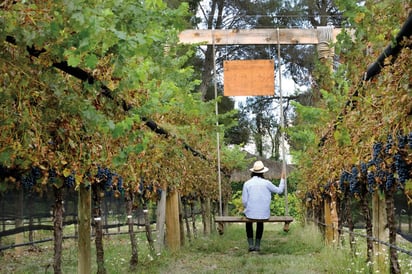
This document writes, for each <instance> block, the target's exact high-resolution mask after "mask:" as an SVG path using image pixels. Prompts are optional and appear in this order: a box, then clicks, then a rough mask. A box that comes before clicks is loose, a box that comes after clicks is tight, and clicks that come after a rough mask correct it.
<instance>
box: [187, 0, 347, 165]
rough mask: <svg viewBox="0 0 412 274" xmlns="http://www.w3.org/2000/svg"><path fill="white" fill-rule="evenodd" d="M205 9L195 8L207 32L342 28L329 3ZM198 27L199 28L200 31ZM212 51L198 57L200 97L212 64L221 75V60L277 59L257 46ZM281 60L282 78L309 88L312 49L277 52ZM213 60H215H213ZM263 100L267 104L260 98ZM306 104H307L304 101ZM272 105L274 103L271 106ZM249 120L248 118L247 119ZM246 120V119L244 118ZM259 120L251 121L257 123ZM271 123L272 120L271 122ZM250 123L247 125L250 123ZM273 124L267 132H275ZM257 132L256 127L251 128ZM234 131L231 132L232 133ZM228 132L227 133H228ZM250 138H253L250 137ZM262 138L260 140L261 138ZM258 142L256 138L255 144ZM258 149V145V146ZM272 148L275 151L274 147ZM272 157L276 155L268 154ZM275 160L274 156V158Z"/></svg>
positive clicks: (290, 48)
mask: <svg viewBox="0 0 412 274" xmlns="http://www.w3.org/2000/svg"><path fill="white" fill-rule="evenodd" d="M207 3H208V4H207V5H205V6H199V9H200V11H201V12H200V13H199V14H201V16H200V18H201V19H199V20H195V21H199V22H201V24H202V26H203V25H204V26H206V28H207V29H224V28H228V29H250V28H273V27H282V28H285V27H286V28H291V27H293V28H294V27H304V28H308V27H317V26H325V25H327V24H333V25H335V26H341V25H342V20H343V19H342V14H341V12H340V11H339V10H338V9H337V8H336V6H335V5H334V4H333V2H331V1H297V2H296V1H295V2H293V3H292V2H290V1H284V2H279V1H254V2H250V1H229V2H226V3H223V1H216V0H212V1H208V2H207ZM202 26H200V27H199V28H204V27H202ZM212 49H213V47H212V46H210V45H209V46H207V47H206V50H202V51H201V53H202V54H203V56H204V63H203V64H202V67H203V68H204V70H203V72H202V83H201V85H200V90H201V91H202V94H204V97H205V96H206V95H205V94H207V90H208V86H209V87H211V86H212V78H213V77H212V74H213V65H214V62H215V63H216V68H215V69H216V71H217V73H222V63H223V60H228V59H229V60H231V59H267V58H274V59H276V58H275V57H276V56H277V52H276V47H275V45H274V46H273V47H270V46H257V45H247V46H246V45H243V46H237V45H228V46H219V47H216V46H215V55H214V56H212V55H213V50H212ZM281 56H282V60H281V61H280V60H278V64H277V66H278V67H279V66H284V67H285V68H286V69H284V70H283V74H284V76H287V77H291V78H292V79H293V80H294V81H295V82H296V83H297V84H298V85H302V86H307V87H310V86H313V87H315V89H314V90H315V92H316V93H319V91H316V85H314V83H313V79H314V77H313V70H314V62H315V59H316V49H315V47H314V46H305V45H289V46H282V48H281ZM213 58H215V60H213ZM299 96H300V97H305V96H308V97H310V98H318V96H313V94H312V93H311V92H309V93H304V92H303V93H302V94H299ZM263 100H267V98H264V99H263ZM306 101H308V100H306ZM275 104H276V103H275ZM249 116H250V115H249ZM246 117H247V116H246ZM258 120H259V119H257V120H256V119H255V121H258ZM274 121H275V120H274ZM251 122H252V121H249V123H251ZM277 124H278V123H275V124H274V128H272V129H271V130H269V131H266V133H267V132H277V130H276V127H277ZM255 127H256V128H259V127H260V126H259V125H256V126H255ZM233 131H235V132H236V129H233V130H232V132H233ZM229 132H230V131H229ZM251 135H253V134H251ZM276 136H277V135H275V136H266V137H268V138H269V139H271V142H272V143H273V144H274V143H278V142H279V140H275V139H273V138H278V137H276ZM231 137H235V135H233V134H230V135H227V136H226V140H227V142H229V143H230V142H233V143H236V142H237V141H236V138H235V139H233V140H231ZM262 138H263V137H262ZM259 139H260V138H257V140H259ZM258 147H261V145H259V144H258ZM272 147H276V146H275V145H274V146H272ZM272 154H276V152H274V151H273V152H272ZM275 157H276V156H275Z"/></svg>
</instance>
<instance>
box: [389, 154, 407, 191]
mask: <svg viewBox="0 0 412 274" xmlns="http://www.w3.org/2000/svg"><path fill="white" fill-rule="evenodd" d="M393 158H394V160H395V161H394V165H395V170H396V173H397V174H398V178H399V182H400V183H401V184H402V185H404V184H405V182H406V180H408V179H409V172H410V166H409V165H408V163H407V162H406V160H405V158H404V157H402V155H401V154H400V153H396V154H395V155H394V156H393Z"/></svg>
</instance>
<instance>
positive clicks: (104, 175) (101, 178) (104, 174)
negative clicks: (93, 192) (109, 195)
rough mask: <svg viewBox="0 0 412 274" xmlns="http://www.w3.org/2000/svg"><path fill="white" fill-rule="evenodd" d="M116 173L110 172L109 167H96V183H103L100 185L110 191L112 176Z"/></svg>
mask: <svg viewBox="0 0 412 274" xmlns="http://www.w3.org/2000/svg"><path fill="white" fill-rule="evenodd" d="M115 175H116V174H114V173H112V172H111V171H110V169H108V168H107V167H106V168H102V167H100V166H99V167H97V174H96V180H97V182H98V183H102V182H103V183H104V185H103V186H102V187H103V188H104V189H105V190H106V191H111V190H112V187H113V176H115Z"/></svg>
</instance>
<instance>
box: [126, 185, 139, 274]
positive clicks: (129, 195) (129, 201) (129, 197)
mask: <svg viewBox="0 0 412 274" xmlns="http://www.w3.org/2000/svg"><path fill="white" fill-rule="evenodd" d="M125 200H126V214H127V224H128V226H129V237H130V244H131V245H132V256H131V257H130V269H131V270H132V271H134V270H135V269H136V267H137V264H138V263H139V260H138V258H139V257H138V250H137V241H136V236H135V234H134V231H133V201H134V194H133V192H132V190H127V191H125Z"/></svg>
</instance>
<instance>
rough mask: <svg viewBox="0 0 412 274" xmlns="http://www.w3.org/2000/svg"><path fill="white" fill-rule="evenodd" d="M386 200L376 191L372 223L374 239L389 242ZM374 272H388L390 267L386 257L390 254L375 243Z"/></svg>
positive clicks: (373, 200) (373, 197)
mask: <svg viewBox="0 0 412 274" xmlns="http://www.w3.org/2000/svg"><path fill="white" fill-rule="evenodd" d="M385 205H386V203H385V198H384V197H383V195H379V192H378V191H375V192H374V193H373V196H372V222H373V225H372V226H373V237H374V238H375V239H380V240H382V241H387V239H388V232H387V229H386V220H387V218H386V209H385ZM373 248H374V250H373V251H374V256H373V259H374V263H373V266H374V271H373V272H379V273H386V272H388V267H387V265H386V264H385V257H386V256H387V254H388V252H386V251H385V246H384V245H383V244H380V243H378V242H376V241H374V245H373Z"/></svg>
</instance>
